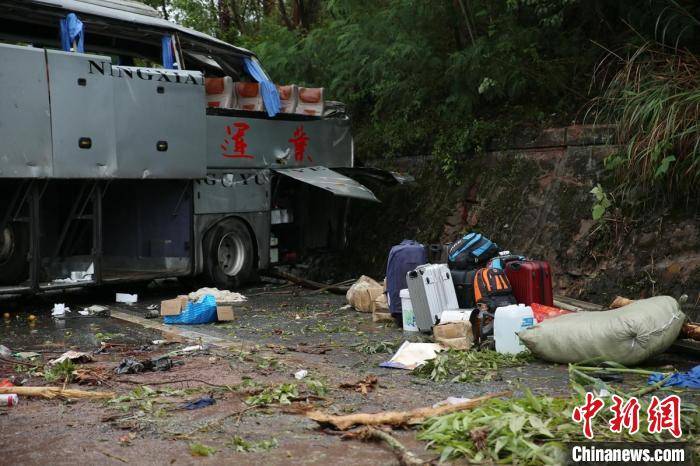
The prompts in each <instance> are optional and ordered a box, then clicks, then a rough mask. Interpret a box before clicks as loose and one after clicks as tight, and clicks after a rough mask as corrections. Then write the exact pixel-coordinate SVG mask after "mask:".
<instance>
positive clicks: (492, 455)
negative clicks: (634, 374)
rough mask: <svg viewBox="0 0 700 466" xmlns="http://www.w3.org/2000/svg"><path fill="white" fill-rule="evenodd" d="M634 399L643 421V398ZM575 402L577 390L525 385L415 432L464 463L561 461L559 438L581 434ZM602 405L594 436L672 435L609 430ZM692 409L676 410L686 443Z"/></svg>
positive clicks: (693, 422) (579, 401) (692, 428)
mask: <svg viewBox="0 0 700 466" xmlns="http://www.w3.org/2000/svg"><path fill="white" fill-rule="evenodd" d="M579 388H580V387H579ZM640 402H641V405H642V406H641V410H640V413H642V415H641V419H640V423H641V424H642V425H643V424H644V422H645V420H644V414H643V413H645V412H646V410H647V408H648V403H647V402H646V401H644V400H640ZM581 405H583V397H582V396H578V397H571V398H553V397H549V396H534V395H533V394H532V393H531V392H530V391H529V390H525V392H524V396H522V397H520V398H509V399H506V400H501V399H492V400H489V401H487V402H486V403H484V404H483V405H481V406H479V407H477V408H475V409H473V410H467V411H460V412H458V413H454V414H449V415H446V416H441V417H437V418H432V419H429V420H428V421H426V422H425V423H424V425H423V431H422V432H421V433H420V434H419V435H418V438H419V439H421V440H424V441H428V442H429V446H431V447H433V448H435V449H437V450H438V451H439V452H440V455H441V460H445V459H448V458H456V457H459V456H465V457H466V458H467V459H468V460H469V462H470V463H481V462H486V463H489V462H497V463H508V464H564V462H565V461H564V459H565V455H566V446H565V442H568V441H581V439H582V438H583V435H582V430H581V429H582V427H581V425H580V424H576V423H574V422H573V421H572V418H571V415H572V412H573V409H574V408H575V407H576V406H581ZM606 406H607V407H606V408H604V409H602V410H601V411H600V412H599V413H598V415H597V416H596V417H595V421H594V423H593V429H594V433H595V440H596V441H640V442H661V441H664V440H665V441H671V440H673V439H672V437H671V436H670V434H666V433H664V434H663V435H661V434H649V433H648V432H647V431H646V429H645V428H644V427H641V428H640V429H639V432H637V433H636V434H634V435H630V434H629V432H628V431H627V430H625V429H623V431H622V432H621V433H614V432H611V431H610V429H609V428H608V421H609V420H610V419H611V418H612V411H610V410H609V406H610V400H608V401H607V404H606ZM698 414H699V413H698V410H697V408H696V407H695V406H692V405H686V404H684V409H683V410H682V411H681V425H682V428H683V433H684V435H683V440H684V441H689V442H691V444H692V439H693V438H694V435H695V434H696V429H697V421H698Z"/></svg>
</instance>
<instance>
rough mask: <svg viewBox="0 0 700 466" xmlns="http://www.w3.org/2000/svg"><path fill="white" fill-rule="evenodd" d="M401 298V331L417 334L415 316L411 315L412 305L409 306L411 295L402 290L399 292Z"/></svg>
mask: <svg viewBox="0 0 700 466" xmlns="http://www.w3.org/2000/svg"><path fill="white" fill-rule="evenodd" d="M399 296H400V297H401V313H402V319H403V330H404V331H405V332H417V331H418V326H417V325H416V316H415V315H414V314H413V305H412V304H411V295H410V294H409V292H408V289H406V288H404V289H403V290H401V291H400V292H399Z"/></svg>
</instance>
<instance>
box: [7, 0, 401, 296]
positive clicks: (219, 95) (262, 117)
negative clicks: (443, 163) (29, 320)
mask: <svg viewBox="0 0 700 466" xmlns="http://www.w3.org/2000/svg"><path fill="white" fill-rule="evenodd" d="M0 21H1V22H2V23H1V24H2V26H0V294H2V293H4V294H7V293H34V292H39V291H42V290H50V289H57V288H66V287H75V286H89V285H99V284H103V283H115V282H121V281H133V280H149V279H153V278H160V277H179V276H183V277H184V276H192V277H199V276H203V277H206V278H207V281H208V282H209V283H212V284H215V285H216V286H218V287H223V288H234V287H236V286H238V285H240V284H242V283H244V282H246V281H247V280H249V279H250V278H251V277H253V276H254V275H255V272H256V271H257V270H260V269H265V268H267V267H269V266H270V264H271V263H275V262H277V261H283V260H292V259H293V258H295V257H300V256H302V255H303V254H304V253H305V252H307V251H311V250H314V249H319V248H334V247H335V248H337V247H342V246H343V244H344V241H345V234H344V232H345V218H346V211H347V208H348V202H349V201H348V198H356V199H363V200H369V201H375V200H376V198H375V196H374V195H373V193H372V192H371V191H370V190H369V189H367V188H366V187H364V186H363V185H361V184H360V183H359V182H358V181H355V180H353V179H352V178H349V176H353V177H355V178H360V177H362V176H369V177H374V178H380V179H382V180H384V181H386V182H390V183H393V182H395V179H394V177H392V176H391V175H390V174H388V173H385V172H381V171H379V170H373V169H358V168H353V141H352V136H351V132H350V121H349V118H348V117H347V115H346V114H345V111H344V107H343V105H342V104H340V103H337V102H329V101H326V100H325V98H324V91H323V89H322V88H304V87H299V86H296V85H293V84H288V83H284V84H285V85H279V83H278V84H275V83H273V82H272V81H270V78H269V77H268V76H267V74H266V73H265V72H264V71H263V69H262V67H261V64H260V63H259V62H258V60H257V58H256V57H255V55H254V54H253V53H252V52H250V51H248V50H245V49H242V48H238V47H235V46H232V45H230V44H227V43H225V42H222V41H220V40H218V39H215V38H213V37H210V36H208V35H206V34H202V33H200V32H197V31H193V30H190V29H187V28H184V27H181V26H179V25H177V24H174V23H171V22H168V21H166V20H164V19H162V18H161V17H160V16H159V13H158V12H157V11H156V10H154V9H152V8H150V7H148V6H146V5H144V4H141V3H139V2H134V1H130V0H83V1H77V0H36V1H33V0H22V1H8V0H0Z"/></svg>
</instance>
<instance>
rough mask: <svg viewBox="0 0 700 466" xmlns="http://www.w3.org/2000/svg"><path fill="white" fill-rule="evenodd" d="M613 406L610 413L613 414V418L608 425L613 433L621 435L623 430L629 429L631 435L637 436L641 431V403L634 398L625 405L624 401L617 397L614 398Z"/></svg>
mask: <svg viewBox="0 0 700 466" xmlns="http://www.w3.org/2000/svg"><path fill="white" fill-rule="evenodd" d="M612 400H613V405H612V406H611V407H610V411H612V412H613V418H612V419H610V422H609V423H608V425H609V426H610V430H611V431H612V432H617V433H620V432H622V429H623V428H625V429H628V430H629V433H630V434H635V433H637V432H638V431H639V409H640V408H641V405H640V404H639V401H638V400H637V399H636V398H635V397H632V398H630V399H629V400H627V403H624V400H623V399H622V398H621V397H619V396H617V395H613V396H612Z"/></svg>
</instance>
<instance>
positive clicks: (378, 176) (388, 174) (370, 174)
mask: <svg viewBox="0 0 700 466" xmlns="http://www.w3.org/2000/svg"><path fill="white" fill-rule="evenodd" d="M333 169H334V170H335V171H337V172H339V173H342V174H343V175H346V176H349V177H351V178H353V179H366V180H373V181H378V182H379V183H381V184H383V185H386V186H394V185H397V184H408V183H413V182H415V181H416V180H415V178H413V177H412V176H411V175H405V174H401V173H397V172H392V171H389V170H383V169H381V168H374V167H342V168H335V167H334V168H333Z"/></svg>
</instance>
